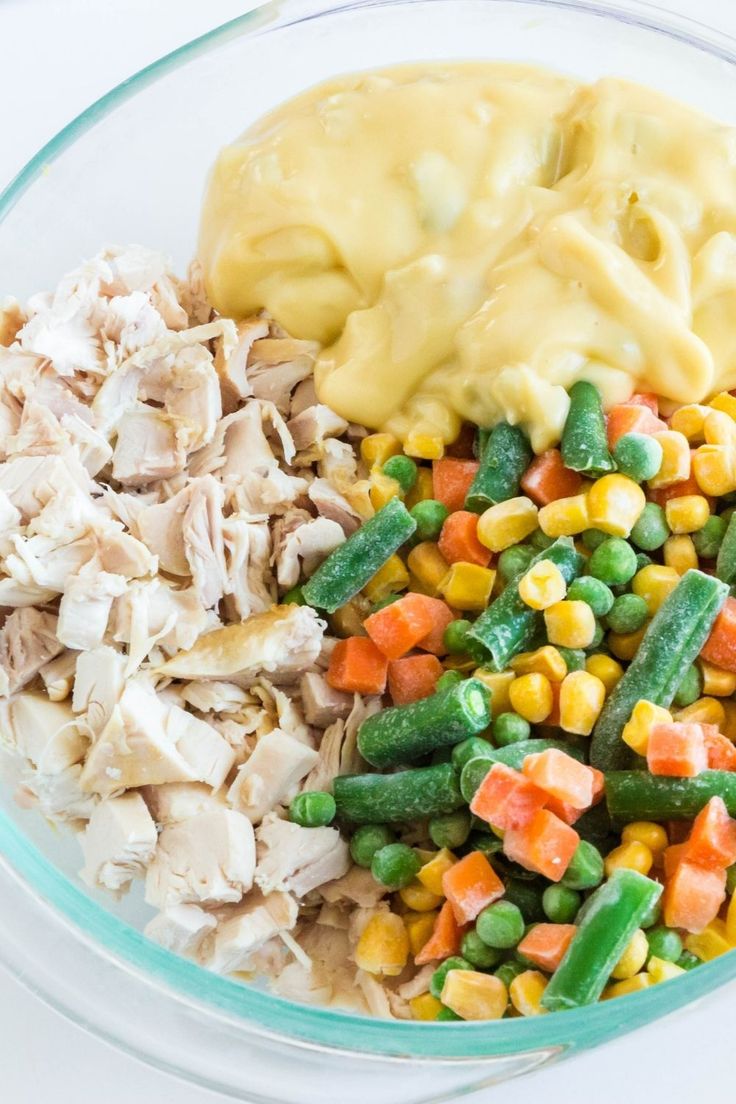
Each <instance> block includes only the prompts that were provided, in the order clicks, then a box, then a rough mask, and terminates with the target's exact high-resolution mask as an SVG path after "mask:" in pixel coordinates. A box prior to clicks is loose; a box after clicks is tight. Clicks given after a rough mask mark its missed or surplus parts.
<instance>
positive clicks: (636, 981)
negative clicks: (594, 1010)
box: [603, 974, 654, 1000]
mask: <svg viewBox="0 0 736 1104" xmlns="http://www.w3.org/2000/svg"><path fill="white" fill-rule="evenodd" d="M653 984H654V982H653V980H652V978H651V977H650V976H649V974H636V975H635V976H634V977H632V978H627V979H626V981H615V982H614V983H613V985H607V986H606V988H605V989H604V990H603V1000H610V999H611V997H625V996H628V994H629V993H640V992H641V991H642V989H648V988H649V986H650V985H653Z"/></svg>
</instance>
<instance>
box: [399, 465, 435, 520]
mask: <svg viewBox="0 0 736 1104" xmlns="http://www.w3.org/2000/svg"><path fill="white" fill-rule="evenodd" d="M433 495H434V487H433V485H432V472H431V470H430V469H429V468H418V469H417V479H416V483H415V484H414V486H413V487H412V489H411V490H410V491H409V493H408V495H407V496H406V499H405V500H404V501H405V503H406V508H407V510H411V509H412V507H413V506H416V504H417V503H418V502H425V501H426V499H428V498H432V497H433Z"/></svg>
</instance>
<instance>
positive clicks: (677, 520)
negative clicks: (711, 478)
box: [664, 495, 710, 533]
mask: <svg viewBox="0 0 736 1104" xmlns="http://www.w3.org/2000/svg"><path fill="white" fill-rule="evenodd" d="M664 512H665V516H666V518H667V524H668V525H669V527H670V529H671V530H672V532H673V533H697V531H698V529H702V528H703V526H704V525H705V523H706V521H707V520H708V518H709V517H710V507H709V506H708V499H707V498H704V497H703V495H680V497H679V498H671V499H670V500H669V502H667V504H666V505H665V508H664Z"/></svg>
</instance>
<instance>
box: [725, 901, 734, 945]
mask: <svg viewBox="0 0 736 1104" xmlns="http://www.w3.org/2000/svg"><path fill="white" fill-rule="evenodd" d="M726 939H727V940H728V942H729V943H730V944H731V945H732V946H736V893H734V894H732V896H731V900H730V901H729V902H728V912H727V913H726Z"/></svg>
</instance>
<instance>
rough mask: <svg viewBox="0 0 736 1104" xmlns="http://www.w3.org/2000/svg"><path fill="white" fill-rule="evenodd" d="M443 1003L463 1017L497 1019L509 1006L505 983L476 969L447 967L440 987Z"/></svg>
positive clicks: (466, 1018) (464, 1018)
mask: <svg viewBox="0 0 736 1104" xmlns="http://www.w3.org/2000/svg"><path fill="white" fill-rule="evenodd" d="M442 1003H443V1004H444V1005H445V1007H447V1008H451V1009H452V1011H453V1012H454V1013H455V1014H456V1015H457V1016H460V1018H461V1019H463V1020H500V1019H501V1017H502V1016H503V1014H504V1013H505V1011H506V1009H507V1008H508V1003H509V996H508V991H507V989H506V986H505V985H504V983H503V982H502V981H501V980H500V978H497V977H494V976H493V974H481V973H480V971H478V970H450V971H448V974H447V977H446V978H445V984H444V985H443V987H442Z"/></svg>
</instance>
